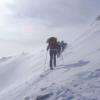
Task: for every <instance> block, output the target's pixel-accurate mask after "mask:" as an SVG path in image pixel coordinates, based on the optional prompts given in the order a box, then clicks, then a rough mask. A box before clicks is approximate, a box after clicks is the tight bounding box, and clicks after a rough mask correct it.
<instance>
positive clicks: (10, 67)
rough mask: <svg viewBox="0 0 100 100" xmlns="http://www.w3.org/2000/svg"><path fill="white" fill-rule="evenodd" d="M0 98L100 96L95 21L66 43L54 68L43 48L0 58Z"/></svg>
mask: <svg viewBox="0 0 100 100" xmlns="http://www.w3.org/2000/svg"><path fill="white" fill-rule="evenodd" d="M48 54H49V53H48ZM2 60H3V61H2ZM45 62H46V63H45ZM0 100H100V23H99V21H98V22H95V23H93V24H92V25H91V26H90V27H89V30H87V31H86V33H85V34H83V35H82V36H79V38H77V39H76V40H75V41H74V42H72V44H69V47H68V48H67V49H66V50H65V51H64V52H63V53H62V55H61V57H60V58H58V59H57V67H55V68H54V70H49V56H47V59H46V51H45V50H41V51H39V52H37V53H33V54H28V53H24V54H21V55H18V56H16V57H11V58H9V59H6V58H4V59H1V63H0Z"/></svg>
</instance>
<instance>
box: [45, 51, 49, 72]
mask: <svg viewBox="0 0 100 100" xmlns="http://www.w3.org/2000/svg"><path fill="white" fill-rule="evenodd" d="M47 54H48V51H47V52H46V58H45V63H44V70H45V68H46V62H47Z"/></svg>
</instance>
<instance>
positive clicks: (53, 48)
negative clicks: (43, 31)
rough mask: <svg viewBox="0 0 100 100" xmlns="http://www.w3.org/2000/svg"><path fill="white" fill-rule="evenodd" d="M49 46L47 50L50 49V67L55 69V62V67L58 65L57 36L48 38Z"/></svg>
mask: <svg viewBox="0 0 100 100" xmlns="http://www.w3.org/2000/svg"><path fill="white" fill-rule="evenodd" d="M47 43H48V46H47V50H48V49H49V50H50V52H49V53H50V69H51V70H53V64H54V67H56V55H57V38H55V37H50V38H49V39H48V40H47Z"/></svg>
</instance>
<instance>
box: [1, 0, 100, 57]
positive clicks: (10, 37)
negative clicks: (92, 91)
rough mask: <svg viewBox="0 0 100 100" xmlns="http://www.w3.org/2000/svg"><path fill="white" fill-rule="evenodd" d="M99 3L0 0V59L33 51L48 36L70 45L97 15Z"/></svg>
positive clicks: (90, 0)
mask: <svg viewBox="0 0 100 100" xmlns="http://www.w3.org/2000/svg"><path fill="white" fill-rule="evenodd" d="M99 5H100V0H0V56H8V55H14V54H18V53H20V52H23V51H30V50H31V51H32V50H35V47H36V46H37V45H38V46H40V44H43V45H44V44H45V41H46V39H47V38H48V37H49V36H52V35H54V36H57V37H58V38H59V39H60V40H65V41H66V42H70V41H72V40H74V39H75V38H76V37H77V36H78V35H79V34H81V32H82V31H83V30H84V29H85V28H86V27H87V25H88V23H90V22H91V20H94V18H95V17H96V16H97V15H98V14H99V11H100V7H99Z"/></svg>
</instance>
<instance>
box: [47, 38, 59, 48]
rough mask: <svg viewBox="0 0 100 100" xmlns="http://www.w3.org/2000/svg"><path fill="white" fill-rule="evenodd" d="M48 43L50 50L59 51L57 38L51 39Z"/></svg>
mask: <svg viewBox="0 0 100 100" xmlns="http://www.w3.org/2000/svg"><path fill="white" fill-rule="evenodd" d="M47 43H49V48H50V49H57V38H55V37H50V38H49V39H48V40H47Z"/></svg>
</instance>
